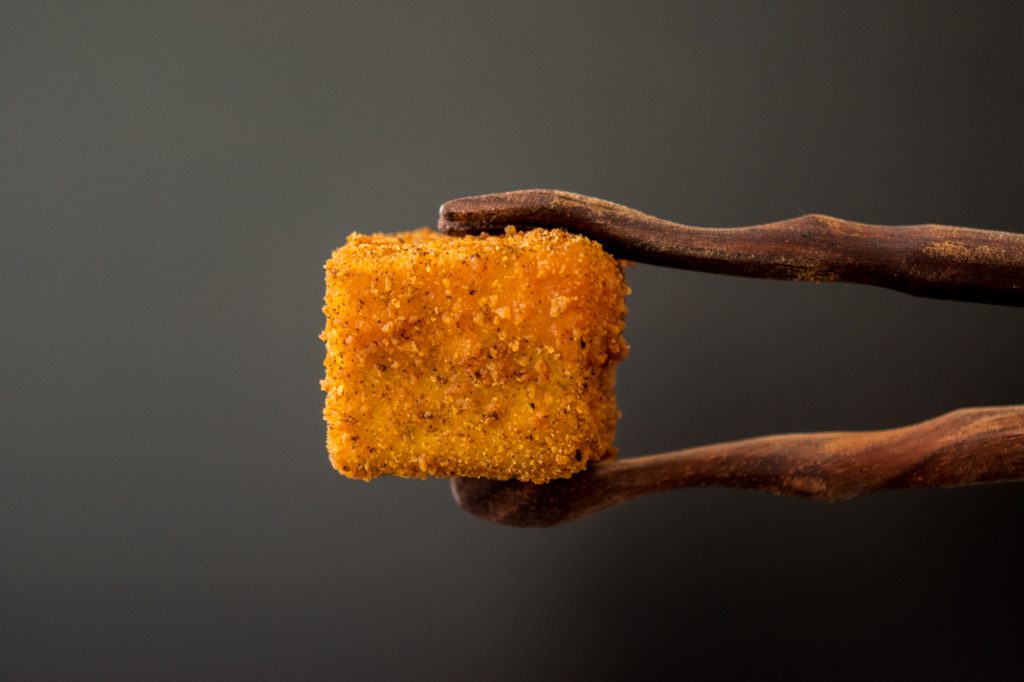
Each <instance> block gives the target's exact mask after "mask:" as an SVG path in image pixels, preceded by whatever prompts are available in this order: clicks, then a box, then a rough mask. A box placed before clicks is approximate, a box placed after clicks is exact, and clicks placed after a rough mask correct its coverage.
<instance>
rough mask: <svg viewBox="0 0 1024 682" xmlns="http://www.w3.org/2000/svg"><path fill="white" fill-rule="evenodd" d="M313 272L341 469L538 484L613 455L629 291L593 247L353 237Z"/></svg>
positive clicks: (573, 239)
mask: <svg viewBox="0 0 1024 682" xmlns="http://www.w3.org/2000/svg"><path fill="white" fill-rule="evenodd" d="M325 270H326V296H325V305H324V314H325V315H326V318H327V323H326V328H325V329H324V332H323V334H322V335H321V338H322V339H323V341H324V342H325V343H326V346H327V355H326V359H325V360H324V366H325V368H326V376H325V378H324V380H323V381H322V382H321V386H322V388H323V390H324V392H325V393H326V401H325V406H324V419H325V420H326V422H327V447H328V451H329V454H330V458H331V463H332V464H333V465H334V467H335V468H336V469H337V470H338V471H339V472H341V473H342V474H344V475H345V476H348V477H350V478H357V479H364V480H369V479H372V478H376V477H378V476H382V475H387V474H393V475H397V476H405V477H414V478H423V477H426V476H440V477H451V476H469V477H487V478H493V479H503V480H504V479H518V480H520V481H526V482H532V483H543V482H547V481H549V480H551V479H555V478H565V477H568V476H571V475H572V474H574V473H576V472H578V471H581V470H582V469H584V468H585V467H586V466H587V465H588V463H590V462H593V461H596V460H601V459H605V458H609V457H612V456H614V449H613V447H612V441H613V438H614V434H615V426H616V422H617V420H618V417H619V412H618V409H617V407H616V405H615V395H614V382H615V367H616V364H617V363H618V362H619V361H621V360H622V359H623V358H624V357H625V356H626V354H627V352H628V346H627V345H626V342H625V340H624V339H623V337H622V332H623V329H624V326H625V322H624V318H625V313H626V307H625V302H624V299H625V296H626V295H627V294H628V293H629V288H628V286H627V285H626V282H625V279H624V277H623V274H622V268H621V265H620V263H619V262H618V261H617V260H616V259H615V258H613V257H612V256H610V255H608V254H607V253H606V252H605V251H604V250H602V248H601V246H600V245H599V244H597V243H596V242H593V241H591V240H589V239H587V238H585V237H582V236H579V235H572V234H569V233H567V232H564V231H561V230H534V231H531V232H516V231H515V230H514V229H509V230H507V231H506V234H504V235H499V236H477V237H465V238H454V237H448V236H445V235H442V234H440V233H437V232H433V231H431V230H428V229H425V228H424V229H421V230H418V231H415V232H406V233H401V234H396V235H373V236H365V235H359V234H353V235H351V236H350V237H349V238H348V240H347V242H346V244H345V245H344V246H342V247H341V248H339V249H337V250H336V251H335V252H334V254H333V255H332V256H331V259H330V260H329V261H328V262H327V264H326V266H325Z"/></svg>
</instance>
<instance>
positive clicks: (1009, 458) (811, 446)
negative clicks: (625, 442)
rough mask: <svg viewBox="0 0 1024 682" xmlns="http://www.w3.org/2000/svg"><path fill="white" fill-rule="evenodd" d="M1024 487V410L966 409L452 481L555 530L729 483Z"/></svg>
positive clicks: (483, 509)
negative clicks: (904, 422) (521, 475)
mask: <svg viewBox="0 0 1024 682" xmlns="http://www.w3.org/2000/svg"><path fill="white" fill-rule="evenodd" d="M1019 480H1024V405H1017V406H1010V407H977V408H972V409H963V410H957V411H955V412H950V413H948V414H945V415H942V416H941V417H936V418H935V419H931V420H929V421H925V422H921V423H919V424H914V425H912V426H905V427H902V428H897V429H888V430H884V431H862V432H839V433H806V434H804V433H797V434H788V435H784V436H763V437H761V438H751V439H748V440H740V441H734V442H730V443H716V444H714V445H705V446H703V447H697V448H690V449H688V450H679V451H677V452H668V453H665V454H660V455H649V456H647V457H633V458H628V459H620V460H618V461H613V462H598V463H596V464H593V465H591V466H590V467H589V468H588V469H587V470H586V471H584V472H582V473H579V474H576V475H575V476H573V477H572V478H569V479H560V480H556V481H552V482H550V483H546V484H544V485H535V484H532V483H522V482H519V481H492V480H489V479H483V478H456V479H453V480H452V494H453V495H454V496H455V501H456V502H457V503H458V504H459V506H460V507H462V508H463V509H465V510H466V511H468V512H470V513H471V514H475V515H477V516H479V517H481V518H483V519H486V520H488V521H493V522H495V523H503V524H506V525H510V526H553V525H556V524H560V523H565V522H567V521H574V520H576V519H578V518H580V517H583V516H587V515H588V514H593V513H594V512H598V511H601V510H602V509H607V508H608V507H612V506H614V505H617V504H620V503H622V502H626V501H627V500H631V499H633V498H634V497H639V496H640V495H646V494H648V493H654V492H660V491H663V490H672V489H674V488H686V487H697V486H722V487H729V488H748V489H752V490H763V491H766V492H771V493H775V494H777V495H796V496H799V497H806V498H810V499H814V500H843V499H848V498H851V497H856V496H858V495H863V494H865V493H869V492H873V491H876V490H889V489H896V488H943V487H950V486H960V485H971V484H975V483H996V482H1000V481H1019Z"/></svg>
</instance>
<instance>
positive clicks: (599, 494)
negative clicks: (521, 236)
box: [438, 190, 1024, 526]
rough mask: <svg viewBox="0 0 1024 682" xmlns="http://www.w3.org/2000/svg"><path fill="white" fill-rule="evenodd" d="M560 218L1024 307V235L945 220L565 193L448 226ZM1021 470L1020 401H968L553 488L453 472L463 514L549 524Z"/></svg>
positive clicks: (834, 275)
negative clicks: (758, 216)
mask: <svg viewBox="0 0 1024 682" xmlns="http://www.w3.org/2000/svg"><path fill="white" fill-rule="evenodd" d="M506 225H515V226H516V227H517V228H520V229H528V228H531V227H559V228H563V229H566V230H569V231H572V232H578V233H581V234H584V235H586V236H588V237H590V238H592V239H594V240H596V241H598V242H600V243H601V244H602V245H603V246H604V247H605V249H607V250H608V251H609V252H610V253H612V254H613V255H615V256H618V257H620V258H626V259H630V260H636V261H640V262H646V263H653V264H657V265H667V266H671V267H679V268H687V269H694V270H703V271H706V272H718V273H723V274H732V275H743V276H749V277H764V278H771V279H789V280H802V281H813V282H839V281H842V282H858V283H862V284H873V285H877V286H883V287H888V288H891V289H896V290H898V291H903V292H906V293H910V294H914V295H918V296H928V297H933V298H946V299H959V300H966V301H976V302H985V303H996V304H1003V305H1015V306H1020V305H1024V235H1021V234H1015V233H1009V232H995V231H987V230H976V229H972V228H964V227H948V226H943V225H915V226H910V227H887V226H879V225H865V224H861V223H853V222H849V221H845V220H840V219H838V218H831V217H828V216H822V215H806V216H801V217H799V218H793V219H792V220H785V221H782V222H777V223H770V224H766V225H755V226H751V227H741V228H700V227H689V226H685V225H679V224H677V223H672V222H669V221H666V220H661V219H659V218H655V217H653V216H649V215H646V214H644V213H640V212H639V211H635V210H633V209H631V208H627V207H625V206H620V205H618V204H613V203H611V202H607V201H603V200H601V199H594V198H592V197H586V196H581V195H578V194H571V193H569V192H560V191H556V190H523V191H518V192H505V193H501V194H487V195H482V196H478V197H467V198H464V199H456V200H454V201H449V202H448V203H446V204H444V205H443V206H442V207H441V215H440V218H439V220H438V227H439V228H440V229H441V230H442V231H444V232H447V233H449V234H456V235H464V234H474V233H479V232H498V231H501V230H503V229H504V227H505V226H506ZM1020 480H1024V405H1017V406H1007V407H979V408H971V409H962V410H957V411H955V412H950V413H948V414H945V415H942V416H940V417H936V418H935V419H931V420H929V421H925V422H921V423H919V424H914V425H911V426H905V427H902V428H896V429H887V430H882V431H864V432H836V433H812V434H788V435H779V436H765V437H761V438H752V439H748V440H742V441H735V442H729V443H718V444H714V445H707V446H702V447H696V448H690V449H687V450H679V451H676V452H669V453H664V454H658V455H649V456H646V457H635V458H629V459H622V460H618V461H613V462H599V463H597V464H594V465H592V466H591V467H589V468H588V469H587V470H586V471H584V472H582V473H580V474H577V475H575V476H573V477H572V478H570V479H564V480H557V481H552V482H550V483H547V484H544V485H534V484H530V483H521V482H519V481H493V480H488V479H467V478H456V479H453V480H452V494H453V495H454V497H455V500H456V502H457V503H458V504H459V506H461V507H462V508H463V509H465V510H466V511H468V512H470V513H472V514H476V515H477V516H480V517H481V518H484V519H486V520H488V521H493V522H496V523H503V524H507V525H513V526H551V525H556V524H559V523H565V522H567V521H572V520H575V519H578V518H580V517H582V516H586V515H588V514H592V513H594V512H597V511H600V510H602V509H607V508H608V507H612V506H614V505H616V504H619V503H622V502H625V501H627V500H630V499H632V498H634V497H638V496H640V495H645V494H647V493H652V492H658V491H662V490H670V489H673V488H681V487H694V486H724V487H734V488H749V489H754V490H763V491H767V492H772V493H775V494H780V495H797V496H801V497H806V498H810V499H816V500H841V499H847V498H851V497H855V496H857V495H862V494H864V493H868V492H873V491H877V490H886V489H898V488H940V487H950V486H959V485H970V484H976V483H995V482H1008V481H1020Z"/></svg>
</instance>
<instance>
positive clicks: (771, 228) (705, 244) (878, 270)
mask: <svg viewBox="0 0 1024 682" xmlns="http://www.w3.org/2000/svg"><path fill="white" fill-rule="evenodd" d="M506 225H515V226H516V227H517V228H521V229H529V228H531V227H557V228H562V229H565V230H568V231H571V232H577V233H580V234H584V235H586V236H588V237H590V238H592V239H594V240H595V241H598V242H600V243H601V244H602V245H603V246H604V247H605V249H606V250H608V251H609V252H610V253H612V254H613V255H615V256H617V257H619V258H624V259H628V260H635V261H639V262H643V263H651V264H655V265H665V266H669V267H677V268H684V269H689V270H700V271H704V272H715V273H721V274H728V275H740V276H744V277H761V278H767V279H784V280H797V281H807V282H854V283H860V284H871V285H875V286H880V287H886V288H889V289H895V290H897V291H902V292H905V293H908V294H913V295H915V296H925V297H930V298H942V299H954V300H962V301H975V302H983V303H995V304H1001V305H1014V306H1024V234H1017V233H1013V232H1000V231H994V230H979V229H973V228H967V227H950V226H947V225H910V226H902V227H894V226H882V225H868V224H865V223H856V222H852V221H849V220H843V219H840V218H833V217H830V216H826V215H816V214H815V215H804V216H799V217H797V218H792V219H790V220H783V221H780V222H775V223H767V224H764V225H753V226H749V227H732V228H708V227H691V226H688V225H681V224H679V223H674V222H671V221H668V220H662V219H660V218H656V217H654V216H650V215H647V214H645V213H641V212H640V211H637V210H634V209H632V208H628V207H626V206H622V205H619V204H615V203H612V202H610V201H604V200H602V199H596V198H594V197H587V196H583V195H580V194H573V193H571V192H563V191H559V190H546V189H534V190H520V191H515V192H502V193H498V194H485V195H481V196H476V197H465V198H462V199H455V200H452V201H449V202H447V203H445V204H444V205H442V206H441V212H440V217H439V219H438V228H439V229H440V230H442V231H443V232H446V233H448V234H472V233H479V232H498V231H500V230H502V229H504V227H505V226H506Z"/></svg>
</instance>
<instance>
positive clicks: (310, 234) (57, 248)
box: [0, 0, 1024, 680]
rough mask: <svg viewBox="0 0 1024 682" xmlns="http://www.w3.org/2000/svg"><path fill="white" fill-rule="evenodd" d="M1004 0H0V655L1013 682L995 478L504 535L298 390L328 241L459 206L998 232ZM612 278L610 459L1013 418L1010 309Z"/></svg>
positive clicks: (1014, 205)
mask: <svg viewBox="0 0 1024 682" xmlns="http://www.w3.org/2000/svg"><path fill="white" fill-rule="evenodd" d="M1015 4H1016V3H1011V2H1005V3H1001V4H1000V3H946V2H944V3H873V4H869V3H821V2H785V3H774V4H771V5H768V4H762V3H736V2H707V3H660V4H656V3H626V2H605V3H601V4H592V5H584V4H582V3H580V4H573V3H552V2H543V3H523V2H519V3H513V2H464V3H446V4H443V5H441V4H439V5H433V6H431V5H413V4H411V3H404V2H401V3H400V2H376V3H370V2H366V3H328V2H320V3H316V2H287V3H285V2H282V3H276V4H275V3H265V2H253V3H224V2H221V3H214V2H190V3H184V2H178V3H162V4H161V3H149V2H136V3H102V2H93V3H69V4H65V5H59V4H52V3H45V2H11V1H10V0H7V1H6V2H4V3H3V4H2V5H0V258H2V269H0V282H2V293H0V306H2V308H0V312H2V328H3V333H2V335H0V372H2V374H0V400H2V413H3V418H2V421H0V439H2V440H0V445H2V460H0V677H4V678H13V679H28V680H31V679H116V678H121V679H127V678H135V679H218V678H221V679H223V678H234V679H439V680H440V679H444V680H460V679H465V680H477V679H496V680H526V679H530V680H548V679H550V680H561V679H574V678H575V679H582V678H584V676H586V677H587V678H589V679H630V680H631V679H638V678H642V677H647V678H651V677H658V676H662V675H667V674H668V673H671V672H677V673H682V674H685V675H686V676H687V677H689V676H697V677H722V678H730V677H741V676H742V677H747V678H750V677H756V678H762V679H765V678H788V679H855V678H862V677H884V678H887V679H966V678H973V679H984V678H989V679H992V678H997V677H1001V676H1004V677H1011V676H1012V677H1016V675H1014V674H1013V672H1012V671H1013V668H1012V666H1018V667H1019V661H1020V647H1021V641H1022V637H1024V625H1022V615H1021V614H1022V613H1024V588H1022V583H1021V580H1020V576H1021V574H1022V571H1024V552H1022V549H1021V537H1022V535H1021V522H1022V520H1024V513H1022V511H1024V488H1022V487H1021V486H1020V485H1003V486H991V487H979V488H969V489H959V490H951V491H923V492H909V493H885V494H877V495H873V496H870V497H867V498H864V499H859V500H855V501H851V502H846V503H840V504H835V505H824V504H814V503H809V502H804V501H799V500H792V499H787V498H776V497H772V496H767V495H763V494H756V493H745V492H739V491H720V490H698V491H678V492H673V493H668V494H665V495H662V496H660V497H654V498H650V499H646V500H641V501H637V502H633V503H631V504H629V505H627V506H625V507H621V508H618V509H615V510H613V511H610V512H607V513H605V514H603V515H599V516H597V517H593V518H591V519H588V520H586V521H583V522H580V523H577V524H574V525H570V526H566V527H562V528H556V529H553V530H544V531H536V530H534V531H529V530H517V529H509V528H504V527H498V526H492V525H489V524H487V523H484V522H482V521H480V520H478V519H476V518H474V517H471V516H469V515H467V514H464V513H463V512H461V511H460V510H459V509H458V508H456V507H455V505H454V504H453V503H452V502H451V500H450V497H449V494H448V489H447V484H446V482H443V481H428V482H417V481H404V480H380V481H377V482H374V483H372V484H363V483H359V482H353V481H348V480H346V479H343V478H341V477H339V476H338V475H337V474H335V473H334V472H333V470H332V469H331V468H330V466H329V464H328V461H327V456H326V453H325V451H324V445H323V441H324V428H323V425H322V422H321V420H320V409H321V394H320V392H319V389H318V386H317V382H318V379H319V378H320V376H321V367H320V363H321V360H322V354H323V351H322V346H321V343H320V342H319V341H318V340H317V334H318V333H319V331H320V329H321V328H322V324H323V319H322V314H321V312H320V305H321V296H322V286H323V285H322V275H323V273H322V270H321V266H322V263H323V261H324V260H325V259H326V258H327V256H328V255H329V253H330V250H331V249H332V248H333V247H335V246H337V245H339V244H340V243H342V241H343V240H344V237H345V235H346V234H348V232H350V231H352V230H360V231H378V230H395V229H407V228H411V227H415V226H418V225H422V224H429V223H432V222H433V221H434V219H435V215H436V209H437V206H438V205H439V204H440V203H441V202H442V201H444V200H445V199H448V198H452V197H457V196H463V195H468V194H476V193H481V192H490V191H500V190H506V189H518V188H524V187H557V188H562V189H569V190H573V191H577V192H582V193H586V194H592V195H597V196H601V197H604V198H608V199H611V200H615V201H619V202H622V203H625V204H628V205H631V206H635V207H637V208H640V209H642V210H646V211H648V212H651V213H654V214H656V215H660V216H664V217H668V218H672V219H676V220H680V221H683V222H689V223H690V224H696V225H724V226H728V225H740V224H749V223H756V222H764V221H769V220H773V219H780V218H785V217H791V216H794V215H798V214H800V213H802V212H825V213H831V214H835V215H839V216H843V217H847V218H852V219H857V220H862V221H867V222H880V223H893V224H907V223H915V222H944V223H949V224H962V225H972V226H976V227H984V228H993V229H1004V230H1021V229H1022V223H1021V217H1022V216H1024V192H1022V191H1021V181H1022V178H1024V172H1022V171H1024V168H1022V164H1024V127H1022V125H1021V121H1022V120H1024V98H1022V97H1021V90H1022V86H1024V41H1022V40H1021V37H1020V35H1021V22H1020V19H1019V17H1018V16H1016V15H1015V14H1014V12H1013V8H1014V5H1015ZM629 276H630V280H631V283H632V285H633V288H634V290H635V293H634V295H633V296H632V297H631V299H630V307H631V315H630V318H629V327H628V337H629V339H630V341H631V343H632V347H633V355H632V357H630V358H629V360H627V361H626V363H625V364H624V365H623V367H622V370H621V373H620V390H619V396H620V402H621V407H622V410H623V412H624V413H625V417H624V418H623V420H622V423H621V428H620V432H619V439H618V442H619V445H620V447H621V449H622V451H623V453H624V454H626V455H635V454H642V453H649V452H657V451H661V450H666V449H673V448H677V447H682V446H687V445H694V444H700V443H707V442H712V441H717V440H723V439H734V438H739V437H745V436H751V435H756V434H763V433H772V432H785V431H792V430H828V429H863V428H879V427H887V426H895V425H900V424H905V423H909V422H913V421H917V420H920V419H924V418H927V417H930V416H934V415H936V414H939V413H941V412H943V411H946V410H949V409H952V408H954V407H957V406H964V405H987V404H993V405H994V404H1008V403H1018V402H1022V401H1024V381H1022V380H1024V366H1022V362H1021V344H1022V342H1024V315H1022V314H1021V311H1020V310H1017V309H1012V308H999V307H994V306H985V305H969V304H961V303H950V302H941V301H928V300H917V299H914V298H912V297H909V296H905V295H901V294H897V293H892V292H888V291H885V290H881V289H872V288H868V287H856V286H850V285H809V284H790V283H779V282H761V281H755V280H742V279H735V278H728V277H716V276H711V275H701V274H693V273H685V272H677V271H671V270H666V269H658V268H652V267H644V266H641V267H637V268H635V269H634V270H632V271H631V272H630V275H629ZM1017 674H1019V671H1017Z"/></svg>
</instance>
